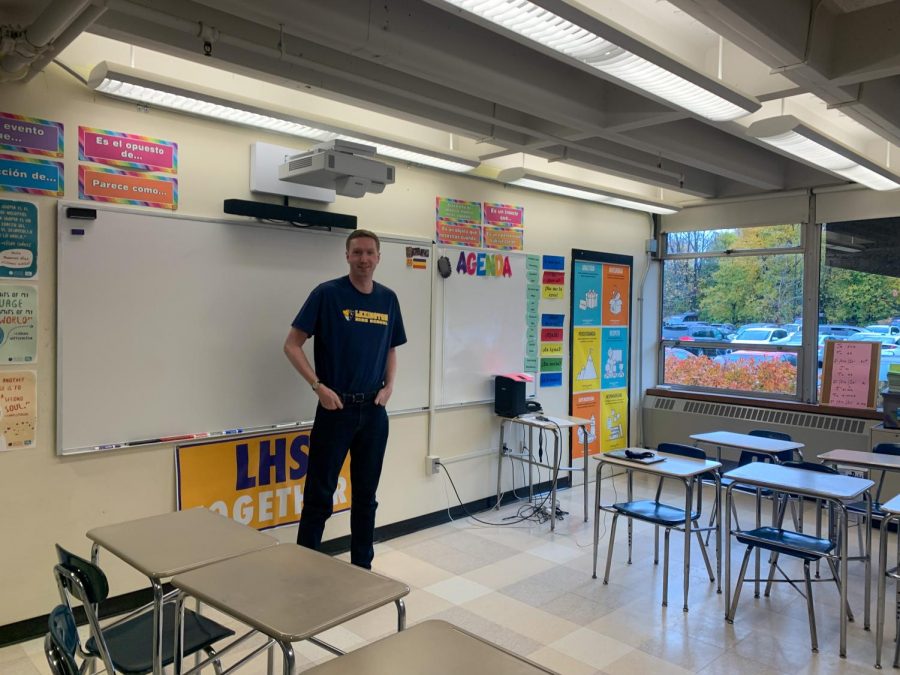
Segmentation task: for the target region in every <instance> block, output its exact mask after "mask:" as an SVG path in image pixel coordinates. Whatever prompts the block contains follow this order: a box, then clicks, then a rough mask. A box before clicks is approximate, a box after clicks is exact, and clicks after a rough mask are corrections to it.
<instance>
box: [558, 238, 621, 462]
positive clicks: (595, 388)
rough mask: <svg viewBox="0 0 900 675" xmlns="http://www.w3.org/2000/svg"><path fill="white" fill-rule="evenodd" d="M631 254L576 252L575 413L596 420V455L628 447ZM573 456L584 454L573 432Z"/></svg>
mask: <svg viewBox="0 0 900 675" xmlns="http://www.w3.org/2000/svg"><path fill="white" fill-rule="evenodd" d="M632 264H633V262H632V258H631V256H622V255H614V254H611V253H598V252H596V251H582V250H573V251H572V280H571V291H572V292H571V309H572V312H571V315H570V316H571V317H572V318H571V320H572V335H571V337H570V347H571V354H572V364H571V372H570V384H571V387H570V391H571V395H572V399H571V404H570V414H572V415H573V416H575V417H581V418H584V419H589V420H591V427H592V432H591V434H589V435H591V436H593V438H592V439H591V442H590V445H589V451H590V453H591V454H595V453H598V452H609V451H610V450H616V449H619V448H625V447H628V439H629V428H628V421H629V412H628V392H629V379H630V370H631V358H630V350H631V339H630V336H631V325H630V315H631V313H630V306H631V269H632ZM570 447H571V449H572V458H573V459H575V458H578V457H581V456H582V455H583V450H582V444H581V443H580V438H579V436H578V435H576V432H574V431H573V434H572V439H571V444H570Z"/></svg>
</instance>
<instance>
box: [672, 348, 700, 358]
mask: <svg viewBox="0 0 900 675" xmlns="http://www.w3.org/2000/svg"><path fill="white" fill-rule="evenodd" d="M670 356H671V357H674V358H676V359H678V360H679V361H685V360H687V359H695V358H697V357H696V355H694V354H691V353H690V352H689V351H688V350H687V349H682V348H681V347H666V350H665V358H666V359H668V358H669V357H670Z"/></svg>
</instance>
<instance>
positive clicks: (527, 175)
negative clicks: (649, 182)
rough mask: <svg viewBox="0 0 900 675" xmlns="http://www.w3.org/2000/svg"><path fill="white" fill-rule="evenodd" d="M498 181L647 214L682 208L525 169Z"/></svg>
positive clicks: (511, 171)
mask: <svg viewBox="0 0 900 675" xmlns="http://www.w3.org/2000/svg"><path fill="white" fill-rule="evenodd" d="M497 180H498V181H500V182H501V183H508V184H510V185H517V186H518V187H523V188H528V189H529V190H540V191H541V192H551V193H553V194H557V195H563V196H564V197H574V198H575V199H584V200H586V201H589V202H597V203H599V204H608V205H609V206H621V207H622V208H623V209H634V210H635V211H646V212H647V213H660V214H670V213H678V211H680V210H681V209H679V208H678V207H677V206H670V205H669V204H664V203H662V202H655V201H652V200H649V199H644V198H643V197H638V196H637V195H628V194H625V193H618V192H612V191H609V190H603V189H600V188H594V187H590V186H587V185H579V184H577V183H570V182H568V181H564V180H561V179H559V178H553V177H551V176H547V175H544V174H541V173H537V172H535V171H530V170H528V169H523V168H512V169H504V170H503V171H501V172H500V173H499V174H497Z"/></svg>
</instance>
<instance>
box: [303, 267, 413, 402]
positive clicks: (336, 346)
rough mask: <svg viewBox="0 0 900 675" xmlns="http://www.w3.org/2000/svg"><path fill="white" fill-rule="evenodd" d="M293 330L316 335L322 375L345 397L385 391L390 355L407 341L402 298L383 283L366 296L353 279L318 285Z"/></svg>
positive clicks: (316, 354) (316, 356)
mask: <svg viewBox="0 0 900 675" xmlns="http://www.w3.org/2000/svg"><path fill="white" fill-rule="evenodd" d="M291 325H292V326H293V327H294V328H297V329H299V330H302V331H303V332H304V333H306V334H307V335H311V336H315V338H316V339H315V340H314V342H313V345H314V347H313V354H314V360H315V366H316V375H317V376H318V377H319V379H320V380H321V381H322V382H324V383H325V385H326V386H328V387H329V388H331V389H333V390H335V391H337V392H339V393H341V394H358V393H371V392H375V391H378V390H379V389H381V387H382V386H384V376H385V370H386V368H387V355H388V350H389V349H391V347H398V346H399V345H402V344H404V343H405V342H406V331H405V330H404V329H403V317H402V316H400V303H399V302H397V294H396V293H394V291H392V290H391V289H390V288H388V287H387V286H383V285H381V284H379V283H377V282H375V283H374V286H373V288H372V292H371V293H368V294H367V293H360V292H359V291H358V290H356V288H355V287H354V286H353V284H352V283H350V277H349V276H345V277H340V278H339V279H332V280H331V281H326V282H325V283H322V284H319V285H318V286H316V288H315V289H314V290H313V292H312V293H310V294H309V298H307V300H306V302H305V303H303V307H301V308H300V312H299V313H298V314H297V317H296V318H295V319H294V322H293V323H292V324H291Z"/></svg>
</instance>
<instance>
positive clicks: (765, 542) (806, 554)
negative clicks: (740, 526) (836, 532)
mask: <svg viewBox="0 0 900 675" xmlns="http://www.w3.org/2000/svg"><path fill="white" fill-rule="evenodd" d="M734 536H735V538H736V539H737V540H738V541H739V542H741V543H742V544H746V545H747V546H756V547H758V548H763V549H766V550H767V551H774V552H775V553H783V554H784V555H789V556H793V557H795V558H800V559H802V560H818V559H819V558H821V557H822V556H823V555H825V554H826V553H830V552H831V551H832V550H833V549H834V547H835V543H834V542H833V541H830V540H828V539H822V538H821V537H814V536H812V535H809V534H803V533H802V532H791V531H789V530H780V529H778V528H775V527H759V528H757V529H755V530H745V531H742V532H735V535H734Z"/></svg>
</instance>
